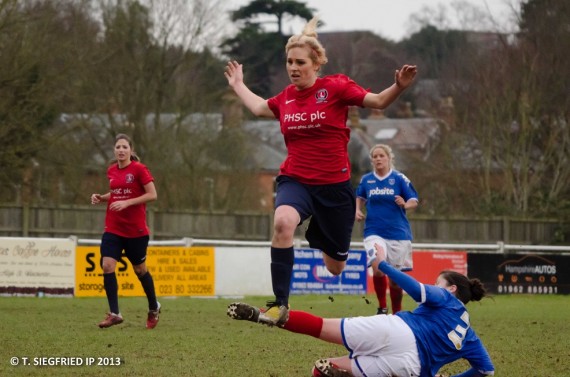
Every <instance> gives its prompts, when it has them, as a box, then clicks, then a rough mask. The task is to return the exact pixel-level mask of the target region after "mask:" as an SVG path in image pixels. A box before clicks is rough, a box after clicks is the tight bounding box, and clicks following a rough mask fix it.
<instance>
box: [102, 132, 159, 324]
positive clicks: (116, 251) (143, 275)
mask: <svg viewBox="0 0 570 377" xmlns="http://www.w3.org/2000/svg"><path fill="white" fill-rule="evenodd" d="M114 154H115V160H114V161H113V163H112V164H111V166H109V168H108V169H107V178H109V186H110V191H109V192H108V193H106V194H103V195H101V194H93V195H91V204H98V203H101V202H107V215H106V217H105V232H104V233H103V237H102V239H101V266H102V268H103V283H104V286H105V292H106V294H107V301H108V302H109V313H107V316H106V317H105V319H104V320H103V321H102V322H100V323H99V327H101V328H103V327H110V326H113V325H118V324H119V323H121V322H123V317H122V315H121V313H120V312H119V298H118V283H117V276H116V275H115V269H116V267H117V261H118V260H120V259H121V254H122V252H123V250H124V251H125V255H126V256H127V258H128V259H129V261H130V262H131V264H132V265H133V268H134V270H135V273H136V274H137V277H138V278H139V280H140V282H141V284H142V286H143V289H144V292H145V293H146V296H147V299H148V308H149V310H148V315H147V322H146V327H147V328H149V329H153V328H154V327H155V326H156V324H157V323H158V316H159V313H160V303H159V302H158V301H157V300H156V294H155V290H154V282H153V280H152V276H151V275H150V272H149V271H148V269H147V267H146V262H145V261H146V249H147V246H148V241H149V230H148V226H147V223H146V203H147V202H150V201H153V200H156V196H157V195H156V188H155V187H154V179H153V177H152V175H151V174H150V171H149V170H148V168H147V167H146V166H145V165H144V164H142V163H141V162H140V160H139V158H138V157H137V156H136V154H135V153H134V151H133V145H132V142H131V140H130V138H129V137H128V136H127V135H124V134H118V135H117V136H116V138H115V150H114Z"/></svg>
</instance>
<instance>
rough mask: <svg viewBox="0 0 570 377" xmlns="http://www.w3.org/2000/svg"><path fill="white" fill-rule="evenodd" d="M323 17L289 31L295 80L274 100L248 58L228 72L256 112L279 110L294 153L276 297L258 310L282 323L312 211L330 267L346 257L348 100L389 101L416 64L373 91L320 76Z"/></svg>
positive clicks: (283, 209)
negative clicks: (256, 84)
mask: <svg viewBox="0 0 570 377" xmlns="http://www.w3.org/2000/svg"><path fill="white" fill-rule="evenodd" d="M316 26H317V19H316V18H313V19H312V20H311V21H309V22H308V23H307V25H306V26H305V28H304V30H303V32H302V34H299V35H293V36H292V37H291V38H289V41H288V42H287V45H286V46H285V51H286V54H287V61H286V68H287V73H288V75H289V79H290V80H291V85H289V86H287V87H286V88H285V89H284V90H283V91H282V92H281V93H279V94H278V95H276V96H275V97H272V98H270V99H268V100H266V99H264V98H261V97H259V96H258V95H256V94H254V93H253V92H252V91H251V90H250V89H249V88H248V87H247V86H246V85H245V83H244V82H243V68H242V65H241V64H239V63H238V62H236V61H230V62H229V63H228V65H227V67H226V71H225V76H226V78H227V80H228V83H229V85H230V86H231V87H232V88H233V90H234V91H235V93H236V94H237V95H238V96H239V97H240V99H241V100H242V102H243V103H244V105H245V106H246V107H247V108H248V109H249V110H250V111H251V112H252V113H253V114H254V115H256V116H261V117H268V118H277V119H279V121H280V124H281V132H282V133H283V136H284V139H285V144H286V146H287V158H286V159H285V161H284V162H283V163H282V165H281V169H280V172H279V176H278V177H277V195H276V199H275V216H274V224H273V238H272V241H271V276H272V284H273V292H274V294H275V301H271V302H268V303H267V304H268V305H267V306H268V308H267V309H266V310H265V311H263V313H262V314H261V315H260V316H259V321H260V322H267V323H269V324H276V325H281V324H282V323H284V322H285V321H286V319H287V315H288V304H289V302H288V301H289V286H290V283H291V275H292V271H293V261H294V251H293V236H294V232H295V228H296V227H297V226H298V225H299V224H301V223H302V222H303V221H305V220H306V219H308V218H309V217H311V221H310V224H309V227H308V228H307V232H306V238H307V240H308V241H309V245H310V246H311V247H312V248H316V249H320V250H322V251H323V260H324V264H325V266H326V267H327V269H328V270H329V271H330V272H331V273H332V274H334V275H338V274H340V273H341V272H342V270H343V269H344V267H345V265H346V259H347V256H348V249H349V246H350V239H351V235H352V227H353V225H354V216H355V211H356V208H355V207H356V204H355V201H356V198H355V195H354V190H353V189H352V187H351V185H350V161H349V158H348V141H349V138H350V129H349V128H348V127H347V126H346V120H347V115H348V107H349V106H362V107H369V108H376V109H384V108H385V107H387V106H388V105H389V104H391V103H392V102H393V101H394V100H395V99H396V98H397V97H398V96H399V95H400V93H402V91H403V90H404V89H405V88H406V87H408V86H409V85H410V84H411V83H412V81H413V79H414V77H415V75H416V67H415V66H410V65H404V66H403V67H402V68H401V69H399V70H396V73H395V83H394V84H393V85H392V86H390V87H389V88H387V89H385V90H384V91H382V92H380V93H378V94H376V93H370V92H368V91H367V90H365V89H363V88H362V87H360V86H359V85H357V84H356V83H355V82H354V81H352V80H351V79H350V78H348V77H347V76H345V75H341V74H337V75H331V76H325V77H322V78H321V77H319V71H320V68H321V66H322V65H323V64H325V63H327V57H326V54H325V49H324V48H323V46H322V45H321V44H320V42H319V41H318V40H317V33H316Z"/></svg>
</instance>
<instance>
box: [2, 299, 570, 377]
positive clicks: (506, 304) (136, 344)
mask: <svg viewBox="0 0 570 377" xmlns="http://www.w3.org/2000/svg"><path fill="white" fill-rule="evenodd" d="M266 299H268V297H246V298H244V299H241V300H234V299H198V298H160V301H161V303H162V305H163V312H162V315H161V319H160V322H159V324H158V326H157V328H156V329H154V330H147V329H145V327H144V325H145V321H146V308H147V303H146V299H145V298H120V301H119V302H120V306H121V312H122V314H123V317H124V318H125V322H123V323H122V324H121V325H118V326H114V327H111V328H108V329H99V328H98V327H97V323H98V322H99V321H101V320H102V319H103V318H104V316H105V312H106V310H107V301H106V299H101V298H54V297H44V298H35V297H0V339H1V340H2V346H1V347H0V376H108V377H113V376H168V377H174V376H193V377H194V376H195V377H225V376H269V377H292V376H310V371H311V367H312V364H313V362H314V361H315V360H316V359H318V358H321V357H329V356H339V355H344V354H346V350H345V349H344V348H343V347H341V346H338V345H331V344H327V343H324V342H322V341H319V340H317V339H314V338H311V337H308V336H302V335H298V334H292V333H289V332H287V331H284V330H281V329H277V328H268V327H265V326H261V325H258V324H254V323H249V322H245V321H233V320H231V319H229V318H228V317H227V316H226V307H227V305H228V304H229V303H231V302H233V301H244V302H248V303H251V304H254V305H259V306H263V305H264V303H265V300H266ZM404 300H405V301H404V309H412V308H414V307H415V304H414V303H413V302H412V301H411V300H410V298H409V297H407V296H405V298H404ZM367 301H368V302H369V303H367ZM375 304H376V299H375V297H373V296H366V297H362V296H343V295H335V296H334V297H332V299H331V298H329V297H327V296H319V295H306V296H293V297H292V298H291V305H292V307H293V308H295V309H299V310H307V311H310V312H312V313H314V314H316V315H320V316H323V317H345V316H357V315H370V314H374V313H375V306H376V305H375ZM468 309H469V312H470V315H471V322H472V326H473V328H474V329H475V331H476V332H477V333H478V334H479V336H480V337H481V338H482V340H483V342H484V343H485V345H486V346H487V348H488V350H489V353H490V354H491V357H492V359H493V362H494V364H495V368H496V373H495V375H496V376H507V377H508V376H525V377H533V376H537V377H538V376H550V377H556V376H558V377H565V376H569V375H570V296H561V295H559V296H527V295H516V296H495V297H494V298H493V299H485V300H483V301H482V302H481V303H470V304H469V305H468ZM55 357H63V358H70V357H72V358H75V359H74V360H76V362H78V361H79V362H82V363H83V364H84V365H81V366H51V365H47V366H39V365H34V364H37V363H40V362H42V363H50V362H51V361H53V360H54V359H50V358H55ZM12 358H17V360H18V363H19V365H17V366H13V365H11V363H12V361H13V360H12ZM23 358H28V359H27V362H28V363H29V365H23V364H24V359H23ZM88 358H92V359H93V365H88V366H87V365H85V363H86V360H90V359H88ZM67 360H70V359H67ZM117 363H119V364H120V365H117ZM97 364H111V365H97ZM113 364H114V365H113ZM466 368H467V365H466V363H465V362H457V363H455V364H452V365H450V366H446V367H444V368H443V369H442V370H441V371H440V372H442V373H446V374H454V373H458V372H461V371H464V370H465V369H466Z"/></svg>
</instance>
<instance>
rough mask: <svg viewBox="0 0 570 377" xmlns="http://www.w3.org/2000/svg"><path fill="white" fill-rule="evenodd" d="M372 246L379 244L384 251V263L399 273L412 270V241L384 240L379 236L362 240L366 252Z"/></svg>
mask: <svg viewBox="0 0 570 377" xmlns="http://www.w3.org/2000/svg"><path fill="white" fill-rule="evenodd" d="M374 244H379V245H380V246H381V247H383V248H384V250H386V261H387V262H388V263H390V264H391V265H392V266H393V267H394V268H396V269H398V270H400V271H411V270H412V269H413V268H414V261H413V259H412V241H409V240H402V241H399V240H386V239H384V238H382V237H380V236H376V235H372V236H368V237H366V238H365V239H364V248H365V249H366V251H368V250H370V249H373V250H376V249H375V248H374Z"/></svg>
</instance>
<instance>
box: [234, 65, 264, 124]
mask: <svg viewBox="0 0 570 377" xmlns="http://www.w3.org/2000/svg"><path fill="white" fill-rule="evenodd" d="M224 76H226V79H227V80H228V84H229V85H230V87H231V88H232V89H233V90H234V92H235V93H236V94H237V95H238V97H239V98H240V99H241V100H242V102H243V104H244V105H245V107H247V108H248V109H249V111H251V112H252V113H253V115H256V116H259V117H266V118H275V115H274V114H273V112H272V111H271V110H270V109H269V106H268V105H267V100H265V99H263V98H261V97H260V96H258V95H257V94H255V93H253V92H252V91H251V90H250V89H249V88H248V87H247V85H245V83H244V82H243V65H242V64H239V63H238V62H237V61H235V60H233V61H230V62H228V64H227V65H226V70H225V72H224Z"/></svg>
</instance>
